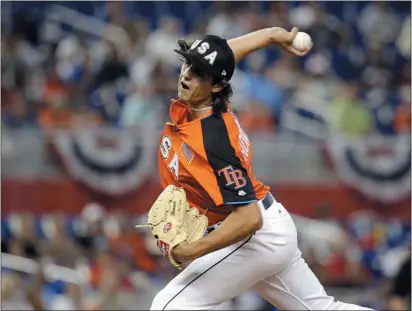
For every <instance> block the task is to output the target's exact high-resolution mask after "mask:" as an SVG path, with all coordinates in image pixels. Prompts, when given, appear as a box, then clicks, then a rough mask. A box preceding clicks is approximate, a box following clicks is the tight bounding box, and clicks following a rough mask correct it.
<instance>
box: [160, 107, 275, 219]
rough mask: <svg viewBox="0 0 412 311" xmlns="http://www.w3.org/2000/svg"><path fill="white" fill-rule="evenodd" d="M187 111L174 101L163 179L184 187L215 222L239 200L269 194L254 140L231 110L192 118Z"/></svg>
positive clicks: (165, 136)
mask: <svg viewBox="0 0 412 311" xmlns="http://www.w3.org/2000/svg"><path fill="white" fill-rule="evenodd" d="M187 113H188V108H187V106H186V105H185V104H182V103H180V102H178V101H176V100H174V101H172V104H171V106H170V118H171V121H172V122H167V123H166V127H165V129H164V130H163V132H162V135H161V138H160V146H159V153H158V162H159V174H160V181H161V185H162V187H163V188H165V187H166V186H167V185H170V184H173V185H175V186H177V187H183V188H184V189H185V192H186V195H187V200H188V202H189V204H190V205H191V206H193V207H196V208H198V209H199V210H200V212H201V213H202V212H206V215H207V216H208V219H209V225H214V224H216V223H217V222H219V221H222V220H224V219H225V218H226V217H227V216H228V215H229V214H230V213H231V212H232V211H233V209H234V208H235V207H236V206H239V205H242V204H247V203H250V202H254V201H257V200H261V199H263V198H264V197H265V196H266V195H267V193H268V192H269V187H268V186H265V185H264V184H263V183H262V182H260V181H259V180H257V179H256V178H255V177H254V176H253V172H252V166H251V162H252V155H251V148H252V147H251V143H250V141H249V139H248V137H247V135H246V134H245V133H244V132H243V130H242V128H241V127H240V125H239V122H238V120H237V118H236V116H235V115H234V113H233V112H232V111H231V110H229V111H228V112H225V113H222V114H219V115H216V114H212V113H211V114H210V115H208V116H206V117H204V118H201V119H196V120H193V121H190V122H188V121H187V118H186V116H187Z"/></svg>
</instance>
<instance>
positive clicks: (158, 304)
mask: <svg viewBox="0 0 412 311" xmlns="http://www.w3.org/2000/svg"><path fill="white" fill-rule="evenodd" d="M169 300H170V299H167V297H166V295H165V291H164V290H161V291H160V292H159V293H157V295H156V297H155V298H154V299H153V301H152V306H151V307H150V310H170V309H166V307H167V303H168V301H169Z"/></svg>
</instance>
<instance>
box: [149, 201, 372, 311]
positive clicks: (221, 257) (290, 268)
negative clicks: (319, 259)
mask: <svg viewBox="0 0 412 311" xmlns="http://www.w3.org/2000/svg"><path fill="white" fill-rule="evenodd" d="M259 206H260V208H261V210H262V215H263V226H262V228H261V229H260V230H258V231H257V232H256V233H255V234H254V235H252V236H251V237H249V238H247V239H245V240H243V241H241V242H239V243H237V244H234V245H231V246H229V247H226V248H224V249H221V250H219V251H217V252H213V253H210V254H208V255H206V256H203V257H201V258H198V259H196V260H195V261H193V262H192V263H191V264H190V265H189V266H188V267H187V268H186V269H185V270H183V271H182V272H181V273H180V274H179V275H177V276H176V277H175V278H174V279H173V280H172V281H170V283H169V284H167V285H166V287H165V288H164V289H163V290H161V291H160V292H159V293H158V294H157V295H156V297H155V298H154V300H153V303H152V306H151V310H209V309H214V308H217V307H218V306H219V305H221V304H222V303H224V302H225V301H227V300H229V299H232V298H234V297H236V296H238V295H239V294H241V293H242V292H244V291H246V290H248V289H252V290H255V291H256V292H257V293H258V294H259V295H260V296H261V297H263V298H264V299H266V300H267V301H268V302H269V303H271V304H272V305H274V306H276V307H277V308H278V309H280V310H372V309H368V308H364V307H360V306H357V305H353V304H347V303H343V302H339V301H334V298H333V297H331V296H328V295H327V294H326V292H325V290H324V288H323V286H322V285H321V284H320V282H319V280H318V279H317V278H316V276H315V275H314V274H313V272H312V271H311V270H310V268H309V267H308V265H307V264H306V262H305V260H304V259H303V258H302V257H301V252H300V250H299V249H298V245H297V232H296V227H295V224H294V222H293V220H292V217H291V216H290V214H289V213H288V212H287V211H286V209H285V208H284V207H283V205H282V204H280V203H277V202H276V201H275V202H274V203H273V204H272V205H271V206H270V207H269V208H268V209H267V210H265V209H264V207H263V204H262V203H261V202H259Z"/></svg>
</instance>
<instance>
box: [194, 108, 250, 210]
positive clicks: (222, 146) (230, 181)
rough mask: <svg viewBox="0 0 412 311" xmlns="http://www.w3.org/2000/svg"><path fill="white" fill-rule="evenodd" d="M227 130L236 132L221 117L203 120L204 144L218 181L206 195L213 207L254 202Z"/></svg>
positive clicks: (246, 173)
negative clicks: (214, 205) (210, 199)
mask: <svg viewBox="0 0 412 311" xmlns="http://www.w3.org/2000/svg"><path fill="white" fill-rule="evenodd" d="M229 131H237V129H236V128H234V127H231V126H230V125H228V124H226V122H225V120H224V118H223V117H222V116H217V115H211V116H208V117H206V118H204V119H202V136H203V145H204V148H205V153H206V156H207V160H208V162H209V165H210V166H211V167H212V169H213V172H214V176H215V178H216V182H217V186H216V187H217V189H211V190H210V191H208V192H209V195H210V196H211V197H212V199H213V201H214V203H215V204H216V206H219V205H228V204H229V205H244V204H248V203H251V202H255V201H257V199H256V195H255V191H254V188H253V184H252V181H251V179H250V177H249V174H248V167H247V166H246V165H245V162H243V161H242V160H241V159H240V158H239V156H238V154H239V151H237V146H236V145H235V144H233V142H231V139H230V133H229ZM242 162H243V163H242Z"/></svg>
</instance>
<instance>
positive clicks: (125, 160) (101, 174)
mask: <svg viewBox="0 0 412 311" xmlns="http://www.w3.org/2000/svg"><path fill="white" fill-rule="evenodd" d="M152 136H153V135H150V133H148V132H143V131H139V130H137V129H130V130H129V129H127V130H119V129H91V130H81V131H57V132H55V133H54V135H53V136H52V140H53V145H54V147H55V150H56V151H57V153H58V155H59V157H60V159H61V160H62V162H63V164H64V166H65V168H66V169H67V171H68V172H69V174H70V175H71V177H72V178H73V179H74V180H76V181H79V182H81V183H83V184H85V185H86V186H88V187H90V188H91V189H93V190H95V191H98V192H101V193H104V194H107V195H122V194H125V193H127V192H130V191H133V190H134V189H136V188H137V187H139V186H140V185H141V183H142V181H143V180H144V179H145V178H146V177H147V176H150V175H153V170H154V169H155V168H156V162H155V161H156V156H155V154H154V152H155V151H156V149H155V148H154V146H153V142H157V139H156V137H152Z"/></svg>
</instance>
